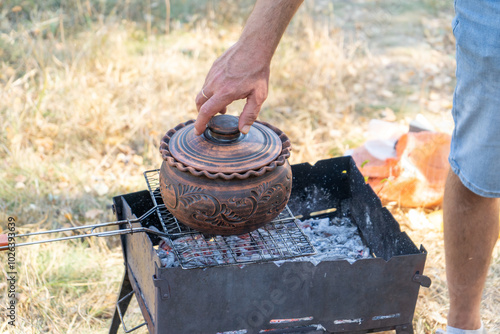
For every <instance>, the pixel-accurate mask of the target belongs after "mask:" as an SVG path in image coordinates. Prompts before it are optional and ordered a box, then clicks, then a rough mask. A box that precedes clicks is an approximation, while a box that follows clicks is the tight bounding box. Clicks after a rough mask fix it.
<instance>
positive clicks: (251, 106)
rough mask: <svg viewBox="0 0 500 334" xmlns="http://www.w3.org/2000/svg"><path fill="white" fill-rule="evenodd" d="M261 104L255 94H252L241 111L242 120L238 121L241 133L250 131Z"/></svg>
mask: <svg viewBox="0 0 500 334" xmlns="http://www.w3.org/2000/svg"><path fill="white" fill-rule="evenodd" d="M261 106H262V104H261V103H257V101H256V100H255V97H254V96H250V97H249V98H248V99H247V103H246V104H245V107H244V108H243V111H242V112H241V115H240V121H239V123H238V128H239V130H240V132H241V133H243V134H247V133H248V131H250V127H251V126H252V124H253V122H255V121H256V120H257V116H258V115H259V112H260V108H261Z"/></svg>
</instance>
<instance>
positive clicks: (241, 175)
mask: <svg viewBox="0 0 500 334" xmlns="http://www.w3.org/2000/svg"><path fill="white" fill-rule="evenodd" d="M194 121H195V120H193V119H191V120H189V121H186V122H184V123H181V124H179V125H177V126H176V127H175V128H173V129H170V130H169V131H168V132H167V133H166V134H165V136H163V138H162V140H161V144H160V153H161V155H162V158H163V160H164V161H165V162H166V163H167V164H168V165H170V166H171V167H175V168H177V169H179V170H180V171H182V172H189V173H191V174H193V175H195V176H205V177H207V178H209V179H217V178H222V179H224V180H231V179H234V178H237V179H247V178H249V177H252V176H261V175H264V174H265V173H268V172H271V171H273V170H275V169H276V168H277V167H278V166H282V165H284V164H285V162H286V160H287V159H288V158H289V157H290V151H291V150H292V145H291V143H290V139H289V138H288V137H287V135H286V134H285V133H284V132H283V131H281V130H280V129H278V128H277V127H275V126H272V125H271V124H269V123H266V122H262V121H255V122H256V123H259V124H262V125H264V126H266V127H268V128H269V129H271V130H272V131H274V132H275V133H276V134H277V135H278V137H279V139H280V141H281V144H282V148H281V153H280V154H279V155H278V157H277V158H276V159H275V160H273V161H271V162H270V163H269V164H268V165H266V166H263V167H261V168H259V169H256V170H247V171H244V172H238V173H236V172H234V173H223V172H217V173H212V172H209V171H207V170H203V169H197V168H194V167H192V166H187V165H185V164H183V163H181V162H180V161H178V160H177V159H175V158H174V157H173V156H172V154H171V153H170V151H169V149H168V144H169V142H170V139H171V138H172V136H173V135H174V133H176V132H177V131H179V130H180V129H182V128H184V127H186V126H188V125H190V124H192V123H194Z"/></svg>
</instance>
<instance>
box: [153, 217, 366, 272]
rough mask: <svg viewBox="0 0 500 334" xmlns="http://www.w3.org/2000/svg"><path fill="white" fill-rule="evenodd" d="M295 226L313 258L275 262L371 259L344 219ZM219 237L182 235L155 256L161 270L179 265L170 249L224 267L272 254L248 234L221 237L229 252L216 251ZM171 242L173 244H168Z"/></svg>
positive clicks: (164, 243)
mask: <svg viewBox="0 0 500 334" xmlns="http://www.w3.org/2000/svg"><path fill="white" fill-rule="evenodd" d="M297 225H298V226H299V227H300V228H301V229H302V231H303V232H304V233H305V235H306V236H307V237H308V238H309V241H310V243H311V244H312V245H313V246H314V248H315V249H316V254H315V255H310V256H305V257H296V258H293V259H287V260H280V261H275V263H277V264H280V263H282V262H283V261H310V262H312V263H313V264H315V265H317V264H318V263H320V262H321V261H333V260H346V261H348V262H349V263H353V262H355V261H356V260H359V259H365V258H370V257H373V256H372V255H371V252H370V249H369V248H368V247H367V246H366V245H365V244H364V243H363V240H362V239H361V236H360V234H359V230H358V228H357V227H356V226H355V225H354V224H353V222H352V221H351V220H350V219H349V218H347V217H342V218H337V217H334V218H320V219H314V218H313V219H307V220H304V221H300V220H298V221H297ZM219 239H222V237H220V236H213V237H211V238H209V239H208V240H207V239H206V238H204V237H203V236H202V235H196V236H186V237H182V238H179V239H176V240H174V241H170V240H168V239H165V240H162V241H161V242H160V245H159V248H158V250H157V254H158V256H159V257H160V259H161V264H162V266H163V267H165V268H171V267H178V266H180V263H179V261H178V260H177V259H176V257H175V255H174V252H172V247H175V248H176V249H177V250H178V251H180V252H181V253H182V254H183V257H184V259H187V260H189V261H196V262H197V263H198V264H199V265H202V266H203V265H222V264H226V263H227V262H228V260H229V257H232V256H234V257H237V258H238V259H239V260H259V259H260V258H261V256H262V254H263V253H266V252H272V251H273V250H272V249H268V248H267V247H266V245H264V244H263V243H262V241H260V240H258V241H257V242H256V241H255V239H252V238H251V234H244V235H239V236H228V237H224V242H225V243H227V244H229V245H231V252H229V251H220V250H219V249H218V248H216V247H215V246H216V245H217V244H218V243H220V242H221V240H219ZM172 243H173V244H172Z"/></svg>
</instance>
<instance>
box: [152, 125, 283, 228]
mask: <svg viewBox="0 0 500 334" xmlns="http://www.w3.org/2000/svg"><path fill="white" fill-rule="evenodd" d="M193 123H194V121H188V122H185V123H182V124H179V125H178V126H177V127H175V128H174V129H172V130H170V131H168V132H167V133H166V135H165V136H164V137H163V139H162V143H161V146H160V152H161V154H162V157H163V159H164V162H163V164H162V166H161V170H160V191H161V195H162V198H163V201H164V203H165V206H166V207H167V209H168V210H169V211H170V212H171V213H172V214H173V215H174V216H175V217H176V218H177V219H178V220H179V221H180V222H182V223H184V224H185V225H187V226H190V227H192V228H193V229H196V230H198V231H200V232H204V233H208V234H221V235H231V234H242V233H247V232H250V231H252V230H255V229H257V228H259V227H261V226H263V225H265V224H267V223H268V222H270V221H271V220H273V219H274V218H275V217H276V216H277V215H278V214H279V213H280V212H281V211H282V210H283V209H284V208H285V206H286V204H287V202H288V199H289V197H290V191H291V187H292V173H291V168H290V165H289V164H288V161H287V158H288V157H289V156H290V150H291V145H290V140H289V139H288V137H287V136H286V135H285V134H284V133H283V132H282V131H281V130H279V129H277V128H275V127H273V126H271V125H269V124H267V123H263V122H255V123H254V125H253V126H252V127H251V130H250V131H249V132H248V134H246V135H243V134H241V133H240V132H239V131H238V118H237V117H234V116H229V115H218V116H215V117H214V118H212V120H211V121H210V122H209V124H208V127H207V129H206V131H205V132H204V133H203V134H202V135H201V136H196V135H194V124H193Z"/></svg>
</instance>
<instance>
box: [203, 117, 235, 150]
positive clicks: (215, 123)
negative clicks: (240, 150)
mask: <svg viewBox="0 0 500 334" xmlns="http://www.w3.org/2000/svg"><path fill="white" fill-rule="evenodd" d="M205 136H206V137H207V138H208V139H210V140H212V141H215V142H217V143H233V142H236V141H238V140H239V139H240V138H242V137H243V136H244V135H243V134H242V133H241V132H240V131H239V130H238V117H236V116H231V115H217V116H214V117H212V119H211V120H210V121H209V122H208V125H207V129H206V130H205Z"/></svg>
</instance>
